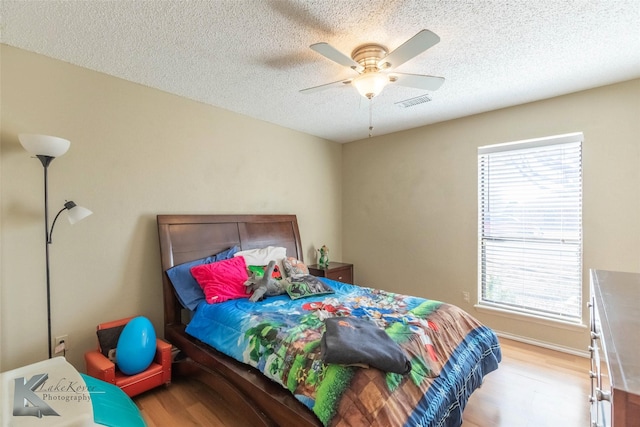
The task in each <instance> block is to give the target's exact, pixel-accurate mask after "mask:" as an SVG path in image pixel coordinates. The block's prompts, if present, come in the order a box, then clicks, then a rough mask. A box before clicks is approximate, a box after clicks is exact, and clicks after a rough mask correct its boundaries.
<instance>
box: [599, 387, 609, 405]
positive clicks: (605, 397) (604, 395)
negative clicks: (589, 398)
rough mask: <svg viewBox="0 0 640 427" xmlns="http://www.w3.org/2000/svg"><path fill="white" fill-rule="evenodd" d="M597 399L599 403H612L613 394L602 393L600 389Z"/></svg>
mask: <svg viewBox="0 0 640 427" xmlns="http://www.w3.org/2000/svg"><path fill="white" fill-rule="evenodd" d="M596 399H598V401H602V400H606V401H607V402H611V393H609V392H606V391H602V390H600V389H599V388H597V389H596Z"/></svg>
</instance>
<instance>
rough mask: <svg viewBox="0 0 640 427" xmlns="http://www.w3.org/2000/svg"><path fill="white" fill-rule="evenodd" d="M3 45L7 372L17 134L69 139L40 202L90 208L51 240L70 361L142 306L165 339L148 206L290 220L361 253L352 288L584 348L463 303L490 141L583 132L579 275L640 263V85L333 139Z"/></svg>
mask: <svg viewBox="0 0 640 427" xmlns="http://www.w3.org/2000/svg"><path fill="white" fill-rule="evenodd" d="M0 46H1V52H0V53H1V55H2V57H1V69H0V72H1V79H2V81H1V87H0V90H1V94H2V100H1V105H0V107H1V117H0V119H1V122H0V124H1V126H2V127H1V134H0V137H1V151H0V155H1V159H0V189H1V191H0V236H1V237H2V239H1V242H0V243H1V251H0V267H1V270H0V285H1V292H0V310H1V312H0V333H1V336H0V370H7V369H12V368H15V367H17V366H20V365H23V364H25V363H30V362H34V361H37V360H40V359H43V358H45V357H46V355H47V354H46V353H47V345H46V305H45V304H46V303H45V296H44V289H45V279H44V277H45V274H44V236H43V230H42V228H43V217H42V216H43V213H42V209H43V201H42V197H43V191H42V166H41V165H40V162H38V161H37V160H35V159H31V158H29V155H28V154H27V153H26V152H25V151H24V150H23V149H22V147H21V146H20V144H19V142H18V139H17V135H18V134H19V133H22V132H34V133H47V134H52V135H57V136H62V137H65V138H67V139H69V140H71V149H70V150H69V152H68V153H67V154H65V155H64V156H62V157H60V158H59V159H56V160H55V161H54V162H53V163H52V165H51V167H50V171H49V179H50V205H51V208H50V210H51V211H54V210H57V208H58V207H61V206H62V204H63V202H64V200H65V199H72V200H74V201H76V202H77V203H78V204H81V205H84V206H87V207H89V208H91V209H92V210H93V211H94V215H93V216H91V217H89V218H88V219H86V220H85V221H82V222H81V223H78V224H76V225H74V226H73V227H71V226H70V225H69V224H68V223H67V222H66V220H64V219H63V220H62V221H60V222H59V223H58V224H56V230H55V235H54V236H53V237H54V244H53V246H52V247H51V250H52V253H51V266H52V288H53V300H52V304H53V313H52V315H53V334H54V336H55V335H61V334H69V336H70V341H71V351H70V352H69V354H68V359H69V360H70V361H71V362H72V363H73V364H74V365H75V366H76V367H78V368H79V369H81V370H83V369H84V363H83V360H82V354H83V352H84V351H85V350H86V349H88V348H91V347H92V346H93V345H94V341H95V333H94V328H95V325H96V324H97V323H99V322H101V321H105V320H111V319H115V318H118V317H123V316H128V315H134V314H142V315H146V316H147V317H149V318H150V319H151V320H152V322H153V323H154V325H155V326H156V328H157V329H158V331H160V333H161V329H162V301H161V286H160V277H161V276H160V274H161V273H160V265H159V259H158V243H157V235H156V228H155V215H156V214H158V213H243V212H244V213H296V214H297V215H298V219H299V222H300V228H301V234H302V243H303V246H304V248H305V257H306V259H307V260H309V259H311V257H312V256H313V249H314V248H315V247H317V246H319V245H322V244H325V243H326V244H327V245H328V246H329V247H330V248H331V251H332V252H331V253H332V258H333V259H336V260H344V261H349V262H354V263H355V275H356V281H357V282H358V283H362V284H367V285H370V286H376V287H381V288H385V289H390V290H395V291H400V292H403V293H410V294H416V295H421V296H425V297H429V298H434V299H440V300H445V301H448V302H452V303H454V304H458V305H460V306H461V307H463V308H465V309H466V310H468V311H469V312H471V313H472V314H474V315H476V316H477V317H478V318H480V319H481V320H482V321H484V322H486V323H487V324H488V325H489V326H492V327H494V328H496V329H497V330H499V331H504V332H507V333H509V334H513V335H518V336H522V337H526V338H529V339H532V340H537V341H540V342H546V343H551V344H556V345H559V346H561V347H567V348H574V349H579V350H582V349H584V346H585V343H586V331H585V330H584V329H583V330H579V331H573V330H566V329H561V328H555V327H550V326H548V325H540V324H537V323H531V322H527V321H522V320H512V319H507V318H503V317H500V316H495V315H488V314H485V313H480V312H477V311H475V309H474V308H473V306H472V305H470V304H467V303H465V302H464V301H463V300H462V297H461V292H462V291H468V292H470V293H471V294H472V295H473V296H476V295H477V291H476V287H477V284H476V283H477V279H476V276H477V268H476V253H477V250H476V249H477V237H476V235H477V218H476V215H477V192H476V185H477V177H476V173H477V165H476V150H477V147H478V146H481V145H486V144H493V143H499V142H507V141H514V140H520V139H528V138H534V137H541V136H549V135H555V134H561V133H567V132H574V131H582V132H584V135H585V144H584V268H585V289H584V291H585V293H586V292H587V288H586V286H587V282H588V277H587V274H586V272H587V270H588V268H591V267H597V268H606V269H612V270H624V271H640V220H639V218H640V139H639V137H638V135H640V121H639V120H638V117H640V80H634V81H631V82H626V83H622V84H618V85H613V86H608V87H603V88H598V89H594V90H590V91H585V92H581V93H577V94H573V95H568V96H563V97H559V98H555V99H551V100H546V101H542V102H537V103H532V104H527V105H522V106H518V107H514V108H509V109H504V110H499V111H494V112H490V113H486V114H481V115H477V116H472V117H467V118H463V119H459V120H453V121H450V122H446V123H441V124H436V125H432V126H427V127H423V128H420V129H414V130H411V131H407V132H400V133H396V134H392V135H387V136H382V137H378V138H371V139H366V140H362V141H357V142H353V143H350V144H346V145H343V146H340V145H338V144H335V143H331V142H328V141H325V140H322V139H319V138H315V137H311V136H309V135H305V134H302V133H299V132H295V131H291V130H288V129H284V128H281V127H278V126H275V125H271V124H268V123H265V122H261V121H258V120H254V119H250V118H247V117H244V116H241V115H238V114H234V113H231V112H228V111H225V110H221V109H217V108H213V107H209V106H206V105H203V104H199V103H196V102H193V101H189V100H186V99H184V98H180V97H177V96H173V95H170V94H167V93H164V92H161V91H157V90H153V89H150V88H146V87H143V86H140V85H136V84H132V83H129V82H126V81H123V80H119V79H116V78H112V77H109V76H106V75H103V74H100V73H96V72H92V71H89V70H86V69H82V68H79V67H75V66H72V65H69V64H66V63H63V62H60V61H55V60H51V59H48V58H46V57H43V56H40V55H36V54H33V53H29V52H25V51H22V50H19V49H14V48H11V47H7V46H5V45H0ZM418 108H419V107H418ZM53 213H55V211H54V212H53ZM50 214H52V213H50ZM585 316H586V313H585Z"/></svg>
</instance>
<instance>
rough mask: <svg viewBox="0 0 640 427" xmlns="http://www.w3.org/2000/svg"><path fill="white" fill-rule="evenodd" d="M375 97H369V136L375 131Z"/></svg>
mask: <svg viewBox="0 0 640 427" xmlns="http://www.w3.org/2000/svg"><path fill="white" fill-rule="evenodd" d="M372 111H373V98H369V138H371V133H372V132H373V112H372Z"/></svg>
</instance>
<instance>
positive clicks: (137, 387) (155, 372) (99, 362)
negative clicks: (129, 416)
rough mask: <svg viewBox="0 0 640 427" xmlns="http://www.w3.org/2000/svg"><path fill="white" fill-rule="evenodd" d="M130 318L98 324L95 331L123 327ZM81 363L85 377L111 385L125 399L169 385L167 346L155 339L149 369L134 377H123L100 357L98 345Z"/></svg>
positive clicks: (169, 349)
mask: <svg viewBox="0 0 640 427" xmlns="http://www.w3.org/2000/svg"><path fill="white" fill-rule="evenodd" d="M131 319H133V317H128V318H126V319H120V320H114V321H112V322H106V323H101V324H99V325H98V328H97V330H98V331H100V330H106V329H110V328H114V327H118V326H124V325H126V324H127V322H128V321H129V320H131ZM84 361H85V363H86V367H87V374H88V375H90V376H92V377H94V378H98V379H100V380H102V381H106V382H108V383H111V384H115V385H116V386H118V387H120V388H121V389H122V390H123V391H124V392H125V393H126V394H127V395H128V396H129V397H132V396H135V395H137V394H140V393H142V392H145V391H147V390H150V389H152V388H154V387H157V386H159V385H162V384H169V383H171V344H169V343H167V342H165V341H163V340H161V339H159V338H157V339H156V355H155V356H154V358H153V361H152V362H151V365H150V366H149V367H148V368H147V369H146V370H144V371H143V372H140V373H139V374H135V375H126V374H124V373H122V372H121V371H120V370H119V369H118V367H117V366H116V365H115V364H114V363H113V362H112V361H111V360H109V359H108V358H107V357H105V355H104V354H102V349H101V348H100V342H98V349H96V350H91V351H88V352H86V353H85V354H84Z"/></svg>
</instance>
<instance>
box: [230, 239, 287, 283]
mask: <svg viewBox="0 0 640 427" xmlns="http://www.w3.org/2000/svg"><path fill="white" fill-rule="evenodd" d="M233 256H242V257H244V261H245V263H246V264H247V266H250V265H267V264H269V261H271V260H276V265H277V266H278V268H279V269H280V274H281V275H282V277H283V278H284V277H285V272H284V267H283V265H282V261H283V260H284V259H285V258H286V257H287V248H282V247H279V246H267V247H266V248H259V249H248V250H246V251H239V252H236V253H235V254H234V255H233Z"/></svg>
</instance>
